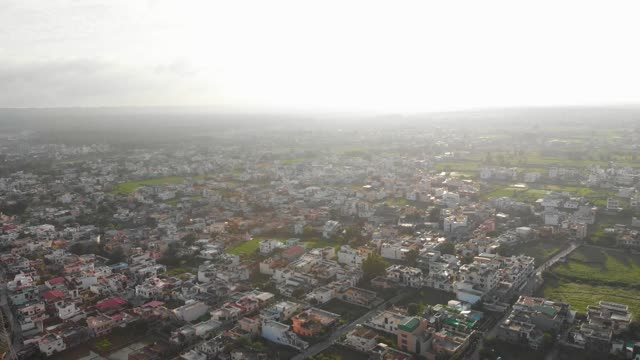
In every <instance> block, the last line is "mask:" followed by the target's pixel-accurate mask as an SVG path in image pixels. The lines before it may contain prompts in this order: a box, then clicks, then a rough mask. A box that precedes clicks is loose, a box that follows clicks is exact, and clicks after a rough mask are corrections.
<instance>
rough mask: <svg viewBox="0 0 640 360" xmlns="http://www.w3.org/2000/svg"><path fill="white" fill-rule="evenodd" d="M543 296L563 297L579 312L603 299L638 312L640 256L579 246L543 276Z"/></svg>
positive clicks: (559, 298) (639, 310)
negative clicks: (563, 261) (625, 305)
mask: <svg viewBox="0 0 640 360" xmlns="http://www.w3.org/2000/svg"><path fill="white" fill-rule="evenodd" d="M543 294H544V296H545V297H548V298H550V299H555V300H561V301H566V302H568V303H569V304H571V306H572V307H573V308H574V309H575V310H577V311H580V312H584V311H585V309H586V306H587V305H590V304H597V303H598V301H601V300H606V301H613V302H619V303H623V304H627V305H629V308H630V309H631V310H632V311H633V312H634V315H636V316H638V315H640V256H638V255H633V254H629V253H626V252H623V251H618V250H615V249H602V248H596V247H586V246H584V247H581V248H580V249H578V250H576V251H575V252H574V253H572V254H571V255H570V256H569V259H568V261H567V262H566V263H561V264H558V265H556V266H554V267H553V269H552V270H551V271H550V274H549V275H548V276H547V277H546V278H545V286H544V289H543Z"/></svg>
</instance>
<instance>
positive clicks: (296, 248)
mask: <svg viewBox="0 0 640 360" xmlns="http://www.w3.org/2000/svg"><path fill="white" fill-rule="evenodd" d="M282 253H283V254H285V255H297V254H303V253H304V248H303V247H302V246H300V245H296V246H294V247H291V248H288V249H287V250H285V251H283V252H282Z"/></svg>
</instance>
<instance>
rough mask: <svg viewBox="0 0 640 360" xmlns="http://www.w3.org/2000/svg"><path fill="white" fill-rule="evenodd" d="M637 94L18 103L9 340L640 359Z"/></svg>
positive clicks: (376, 355)
mask: <svg viewBox="0 0 640 360" xmlns="http://www.w3.org/2000/svg"><path fill="white" fill-rule="evenodd" d="M69 112H70V113H71V112H73V111H72V110H69ZM637 114H638V113H637V111H636V110H635V109H617V110H616V109H614V110H606V111H604V110H602V111H600V110H593V109H592V110H590V111H588V112H583V111H580V110H577V109H565V110H562V111H561V110H557V111H555V110H553V111H552V110H537V111H530V112H524V113H522V114H516V113H514V112H511V111H507V110H505V111H502V112H494V113H486V114H485V113H482V112H480V113H443V114H434V115H433V118H431V119H430V120H429V121H424V119H422V118H419V117H410V116H408V117H399V116H390V117H378V118H365V117H363V118H361V119H355V120H353V119H351V120H345V119H344V118H341V117H334V118H331V119H327V120H318V118H317V117H314V118H313V119H310V118H301V119H298V118H296V117H291V118H288V119H286V120H284V121H277V120H273V119H274V116H265V117H266V118H268V119H267V120H265V121H264V122H260V121H261V120H260V117H261V116H258V115H255V116H239V115H229V116H228V117H227V116H224V115H222V116H213V117H212V118H211V119H209V118H207V115H203V114H199V115H197V116H196V115H194V116H185V118H186V120H184V121H177V122H174V124H178V125H173V126H168V127H163V126H154V124H155V123H154V121H158V123H159V124H164V123H163V122H162V121H161V120H158V119H157V118H156V117H155V115H137V116H136V119H137V121H136V122H135V124H133V123H131V124H128V123H127V120H122V119H126V117H127V116H129V115H130V114H124V115H121V116H120V115H114V114H112V113H108V112H106V111H105V112H98V113H97V115H96V114H92V115H89V114H86V113H84V112H83V113H81V115H73V116H72V115H69V114H67V113H64V112H62V113H60V112H56V113H54V112H51V113H48V112H47V111H44V110H43V111H41V112H36V113H33V112H29V111H26V110H25V111H19V110H6V111H4V112H2V114H1V115H3V116H4V117H5V118H6V119H17V121H15V122H7V123H4V124H3V127H4V128H3V131H2V135H1V136H0V154H1V159H0V161H1V162H0V211H1V214H0V222H1V225H2V227H1V230H0V280H1V281H0V282H1V283H2V287H1V289H0V292H1V293H0V295H1V297H0V305H1V309H2V311H1V317H0V319H1V320H2V321H1V323H0V325H2V326H1V329H0V330H2V331H3V332H2V336H1V338H0V354H2V356H1V357H2V358H4V359H45V358H47V359H85V360H90V359H95V360H98V359H114V360H115V359H129V360H159V359H176V360H208V359H234V360H242V359H268V358H271V359H317V360H328V359H332V360H338V359H350V360H351V359H353V360H356V359H380V360H382V359H389V360H390V359H432V360H435V359H437V360H440V359H474V360H480V359H574V358H590V359H635V358H637V357H638V356H640V326H639V324H638V321H637V319H638V316H640V289H639V288H638V284H639V283H640V280H639V279H640V253H639V250H640V231H639V229H640V191H639V190H640V182H639V181H638V180H639V179H640V159H638V146H639V144H640V127H638V126H637V121H634V119H636V118H637ZM85 115H86V116H87V117H90V118H91V119H90V120H86V121H84V122H83V121H82V117H83V116H85ZM131 116H133V115H131ZM173 116H174V117H176V118H180V116H181V115H179V114H174V115H173ZM50 118H55V119H57V120H56V121H55V124H53V125H52V124H51V123H50V122H47V121H48V120H47V119H50ZM479 118H482V119H484V120H483V121H484V122H483V123H482V125H476V124H477V123H476V121H477V120H478V119H479ZM513 118H518V119H520V120H521V121H519V122H518V121H515V122H514V121H512V119H513ZM43 119H44V120H43ZM102 119H105V120H104V121H102ZM203 119H204V120H203ZM221 119H222V120H221ZM605 119H607V120H606V121H603V120H605ZM608 119H613V120H611V121H609V120H608ZM27 120H29V121H27ZM205 120H206V121H209V120H210V121H211V124H214V125H211V124H209V125H203V124H205V123H206V121H205ZM614 120H615V121H614ZM114 128H117V129H116V130H114Z"/></svg>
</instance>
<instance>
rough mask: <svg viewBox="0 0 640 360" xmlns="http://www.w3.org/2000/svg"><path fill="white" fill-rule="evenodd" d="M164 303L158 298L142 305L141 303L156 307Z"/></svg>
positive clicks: (145, 305)
mask: <svg viewBox="0 0 640 360" xmlns="http://www.w3.org/2000/svg"><path fill="white" fill-rule="evenodd" d="M162 305H164V303H163V302H162V301H158V300H154V301H150V302H148V303H146V304H144V305H142V307H152V308H154V307H158V306H162Z"/></svg>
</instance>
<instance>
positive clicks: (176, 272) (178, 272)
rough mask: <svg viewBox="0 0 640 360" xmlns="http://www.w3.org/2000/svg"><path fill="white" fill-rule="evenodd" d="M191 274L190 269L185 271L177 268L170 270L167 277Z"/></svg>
mask: <svg viewBox="0 0 640 360" xmlns="http://www.w3.org/2000/svg"><path fill="white" fill-rule="evenodd" d="M188 272H191V271H190V270H189V269H185V268H183V267H175V268H169V270H167V275H168V276H178V275H182V274H184V273H188Z"/></svg>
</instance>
